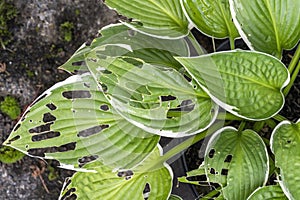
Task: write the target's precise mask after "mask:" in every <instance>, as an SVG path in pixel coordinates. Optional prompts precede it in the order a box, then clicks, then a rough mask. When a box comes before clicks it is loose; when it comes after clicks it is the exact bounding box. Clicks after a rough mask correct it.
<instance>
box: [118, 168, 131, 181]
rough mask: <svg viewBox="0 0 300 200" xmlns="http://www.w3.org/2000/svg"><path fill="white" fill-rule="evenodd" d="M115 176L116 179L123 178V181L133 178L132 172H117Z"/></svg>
mask: <svg viewBox="0 0 300 200" xmlns="http://www.w3.org/2000/svg"><path fill="white" fill-rule="evenodd" d="M117 175H118V177H124V178H125V180H129V179H131V177H132V176H133V171H131V170H127V171H119V172H118V174H117Z"/></svg>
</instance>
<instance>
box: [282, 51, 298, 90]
mask: <svg viewBox="0 0 300 200" xmlns="http://www.w3.org/2000/svg"><path fill="white" fill-rule="evenodd" d="M299 59H300V45H298V47H297V50H296V52H295V54H294V56H293V58H292V61H291V63H290V64H289V66H288V70H289V72H290V74H291V81H290V82H289V84H288V85H287V86H286V88H284V90H283V94H284V96H287V94H288V93H289V91H290V90H291V88H292V86H293V84H294V82H295V80H296V78H297V75H298V73H299V70H300V62H299ZM295 68H296V69H295Z"/></svg>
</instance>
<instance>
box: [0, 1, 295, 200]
mask: <svg viewBox="0 0 300 200" xmlns="http://www.w3.org/2000/svg"><path fill="white" fill-rule="evenodd" d="M105 3H106V4H107V5H108V6H110V7H111V8H113V9H115V10H116V11H117V12H119V13H120V14H122V15H124V16H126V17H128V19H129V20H128V21H122V22H121V23H120V24H116V25H110V26H107V27H104V28H103V29H102V30H101V31H100V34H101V36H100V37H99V38H96V39H94V41H93V42H92V43H91V44H90V45H86V44H84V45H83V46H81V47H80V48H79V49H78V50H77V51H76V52H75V53H74V55H73V56H72V57H71V58H70V59H69V60H68V61H67V62H66V63H65V64H64V65H62V66H61V67H60V68H61V69H64V70H66V71H67V72H69V73H70V74H71V75H70V77H69V78H67V79H66V80H65V81H62V82H60V83H57V84H56V85H54V86H53V87H51V88H49V89H48V90H47V91H45V92H44V93H43V94H42V95H41V96H40V97H38V98H37V99H36V100H35V101H34V102H33V103H32V105H31V106H30V107H29V108H28V109H27V110H26V111H25V112H24V114H23V116H22V117H21V119H20V120H19V122H18V123H17V125H16V126H15V128H14V129H13V131H12V133H11V135H10V136H9V138H8V139H7V140H6V141H5V143H4V145H7V146H10V147H13V148H15V149H17V150H19V151H21V152H23V153H25V154H28V155H30V156H36V157H39V158H42V159H55V160H58V161H59V163H60V167H62V168H66V169H72V170H75V171H76V173H75V174H74V175H73V176H72V177H70V178H69V179H68V180H66V182H65V185H64V187H63V189H62V192H61V195H60V197H59V198H60V199H108V200H110V199H149V200H150V199H162V200H163V199H181V197H179V196H176V195H172V194H171V190H172V187H173V186H172V181H173V179H174V178H176V177H174V176H173V173H172V169H171V167H170V166H169V163H170V158H172V157H174V156H175V155H176V154H178V153H180V152H181V151H183V150H184V149H186V148H188V147H189V146H191V145H192V144H194V143H196V142H198V141H201V140H204V139H207V140H204V141H206V143H205V154H204V159H203V163H202V164H201V166H200V167H199V169H196V170H193V171H189V172H187V176H186V177H180V178H179V181H180V182H184V183H191V184H196V185H213V187H211V191H210V192H209V193H208V194H206V197H203V199H208V198H215V199H229V200H233V199H239V200H242V199H251V200H252V199H299V198H300V193H299V191H300V185H299V184H298V180H299V178H300V170H299V169H298V166H299V165H300V153H299V152H300V139H299V138H300V122H292V121H288V120H286V119H285V117H284V116H281V115H279V114H278V113H279V111H280V110H281V109H282V107H283V106H284V103H285V96H286V95H287V94H288V92H289V90H290V88H291V87H292V85H293V83H294V81H295V79H296V77H297V74H298V72H299V69H300V64H299V57H300V48H297V49H296V50H295V53H294V54H293V56H292V60H291V61H290V62H285V63H283V61H281V60H282V57H283V50H290V49H292V48H294V47H295V46H296V45H297V43H298V41H299V39H300V13H299V11H298V8H299V7H300V1H299V0H278V1H273V0H263V1H261V0H251V1H249V0H181V1H180V0H144V1H139V0H132V1H127V0H106V1H105ZM192 29H193V30H194V31H193V32H192V31H191V30H192ZM197 31H200V32H202V33H204V34H205V35H207V36H209V37H212V38H218V39H226V38H228V40H229V41H230V48H231V49H230V50H227V51H220V52H214V53H205V52H206V51H205V49H203V48H202V47H201V43H198V42H197V40H196V39H195V37H194V36H193V33H195V32H197ZM238 38H242V40H244V41H245V43H246V44H247V46H248V48H249V50H242V49H236V48H235V40H236V39H238ZM263 130H264V131H263ZM162 137H168V138H184V139H185V140H183V142H182V143H180V144H178V145H176V146H173V147H172V148H171V149H170V148H169V149H168V150H166V149H167V148H163V147H162V146H161V145H160V139H161V138H162ZM191 177H202V179H201V180H197V179H190V178H191ZM203 177H205V178H203ZM193 180H194V181H193ZM179 184H182V183H179Z"/></svg>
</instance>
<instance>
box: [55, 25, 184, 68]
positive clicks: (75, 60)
mask: <svg viewBox="0 0 300 200" xmlns="http://www.w3.org/2000/svg"><path fill="white" fill-rule="evenodd" d="M100 34H101V37H98V38H96V39H94V40H93V42H92V43H91V45H90V46H87V45H85V44H84V45H82V46H81V47H80V48H79V49H78V50H77V51H76V52H75V53H74V55H72V57H71V58H70V59H69V60H68V61H67V62H66V63H65V64H63V65H62V66H61V67H60V68H61V69H64V70H66V71H68V72H71V73H76V72H78V71H88V69H87V66H86V63H85V56H86V54H88V53H91V52H93V51H95V52H98V53H99V52H101V54H102V55H106V56H130V57H134V58H139V59H142V60H144V61H145V62H147V63H153V64H157V65H164V66H168V67H171V68H175V69H180V68H182V66H181V65H180V63H178V61H176V60H175V59H174V58H173V56H189V49H188V46H187V43H186V41H185V40H184V39H183V38H182V39H176V40H164V39H159V38H153V37H150V36H147V35H143V34H141V33H138V32H136V31H134V30H132V29H130V28H128V27H126V26H124V25H122V24H116V25H110V26H106V27H104V28H103V29H102V30H101V31H100Z"/></svg>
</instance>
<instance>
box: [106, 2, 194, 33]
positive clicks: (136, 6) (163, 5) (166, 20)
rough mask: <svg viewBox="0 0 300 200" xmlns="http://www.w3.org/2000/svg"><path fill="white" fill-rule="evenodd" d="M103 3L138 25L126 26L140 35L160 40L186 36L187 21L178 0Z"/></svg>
mask: <svg viewBox="0 0 300 200" xmlns="http://www.w3.org/2000/svg"><path fill="white" fill-rule="evenodd" d="M105 3H106V4H107V5H108V6H110V7H112V8H114V9H116V10H117V11H118V12H119V13H121V14H122V15H125V16H126V17H129V18H134V20H136V21H137V22H138V23H130V24H129V23H128V24H127V25H128V26H130V27H131V28H134V29H136V30H138V31H140V32H142V33H145V34H149V35H151V36H157V37H161V38H179V37H183V36H185V35H187V34H188V32H189V30H188V21H187V19H186V17H185V15H184V13H183V11H182V9H181V6H180V0H143V1H140V0H131V1H127V0H106V1H105Z"/></svg>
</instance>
